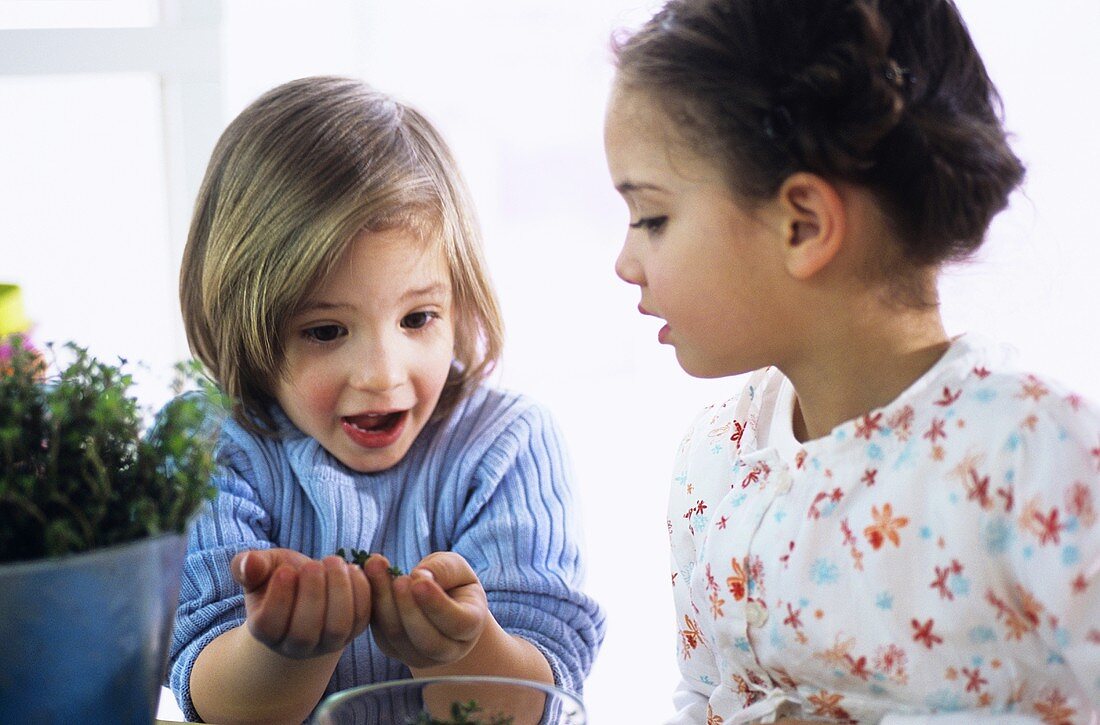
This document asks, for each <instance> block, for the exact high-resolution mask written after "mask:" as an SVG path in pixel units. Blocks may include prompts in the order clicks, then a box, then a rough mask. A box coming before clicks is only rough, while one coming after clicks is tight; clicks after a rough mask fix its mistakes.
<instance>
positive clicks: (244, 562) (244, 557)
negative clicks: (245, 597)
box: [237, 552, 248, 581]
mask: <svg viewBox="0 0 1100 725" xmlns="http://www.w3.org/2000/svg"><path fill="white" fill-rule="evenodd" d="M246 563H248V552H245V554H244V556H242V557H241V563H240V564H238V565H237V568H238V569H239V570H240V572H241V581H244V577H245V568H244V565H245V564H246Z"/></svg>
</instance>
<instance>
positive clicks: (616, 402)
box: [0, 0, 1100, 723]
mask: <svg viewBox="0 0 1100 725" xmlns="http://www.w3.org/2000/svg"><path fill="white" fill-rule="evenodd" d="M34 4H35V3H31V2H28V1H26V0H24V1H21V2H12V1H3V0H0V27H3V26H5V24H6V26H7V27H11V26H12V25H18V24H19V23H22V22H26V21H25V19H21V18H24V16H25V15H26V13H27V12H28V10H27V9H28V7H29V6H31V5H34ZM43 4H45V5H51V3H38V5H43ZM92 4H93V3H87V2H84V3H81V2H70V3H52V5H54V6H55V8H57V7H62V12H70V13H72V14H73V15H72V16H73V17H75V13H77V12H78V11H79V6H84V7H87V6H89V5H92ZM99 4H100V5H103V3H99ZM108 4H109V3H108ZM959 4H960V7H961V8H962V11H963V14H964V16H965V17H966V19H967V20H968V22H969V24H970V27H971V30H972V33H973V35H974V37H975V39H976V42H977V44H978V46H979V49H980V50H981V51H982V53H983V54H984V57H985V59H986V63H987V66H988V68H989V70H990V74H991V75H992V77H993V79H994V81H995V82H996V83H997V84H998V86H999V88H1000V90H1001V94H1002V96H1003V97H1004V101H1005V105H1006V109H1007V125H1008V127H1009V129H1010V130H1011V131H1012V132H1013V134H1014V135H1015V146H1016V149H1017V151H1018V153H1020V154H1021V156H1022V157H1023V158H1024V159H1025V161H1026V162H1027V163H1028V165H1029V176H1028V180H1027V183H1026V186H1025V189H1024V191H1023V192H1022V193H1020V194H1018V195H1017V196H1016V197H1014V200H1013V204H1012V207H1011V209H1010V210H1009V211H1008V212H1006V213H1005V214H1003V215H1002V216H1001V217H999V218H998V219H997V221H996V222H995V224H994V228H993V230H992V233H991V235H990V238H989V241H988V243H987V245H986V247H985V249H984V251H983V253H982V254H981V255H979V257H978V258H977V260H975V261H974V262H973V263H970V264H968V265H965V266H961V267H958V268H955V269H953V270H951V271H950V272H949V273H948V274H947V275H946V276H945V278H944V282H943V286H942V290H943V310H944V315H945V318H946V320H947V324H948V327H949V331H951V332H961V331H964V330H978V331H982V332H984V333H985V334H987V335H989V336H992V337H994V338H1001V339H1005V340H1008V341H1011V342H1012V343H1014V344H1015V345H1016V347H1017V348H1019V350H1020V352H1021V355H1022V356H1023V358H1024V360H1025V361H1028V362H1030V363H1031V364H1033V365H1034V367H1035V368H1037V369H1039V370H1041V371H1043V372H1045V373H1048V374H1050V375H1053V376H1054V377H1056V378H1059V379H1061V380H1063V381H1066V382H1068V383H1070V384H1072V385H1073V386H1074V387H1076V388H1077V389H1078V390H1079V391H1080V392H1082V393H1085V394H1087V395H1089V396H1091V397H1093V398H1094V399H1100V373H1098V372H1097V358H1098V354H1097V353H1098V352H1100V309H1098V308H1100V305H1098V300H1100V295H1098V294H1097V287H1098V277H1097V266H1098V263H1100V252H1098V251H1097V245H1098V240H1097V233H1096V225H1095V224H1094V223H1093V217H1092V215H1093V212H1094V211H1096V209H1097V195H1098V192H1100V186H1098V184H1097V182H1096V173H1097V171H1096V170H1097V167H1098V166H1100V142H1098V141H1097V137H1096V128H1097V116H1098V111H1100V98H1098V91H1097V90H1096V89H1097V88H1098V87H1100V84H1098V83H1097V80H1096V79H1097V78H1100V52H1098V51H1097V50H1096V39H1097V38H1098V37H1100V3H1097V2H1096V0H1052V1H1051V2H1045V3H1035V2H1022V1H1021V2H1005V1H1004V0H960V2H959ZM64 6H69V8H68V10H65V8H64ZM74 7H75V8H77V9H75V10H74V9H73V8H74ZM653 7H655V4H654V3H646V2H642V1H641V0H633V1H632V0H584V1H583V2H581V1H580V0H570V1H566V0H540V1H536V0H492V1H480V2H448V1H446V0H401V1H398V0H392V1H390V2H382V1H380V0H376V1H373V2H352V1H351V0H318V1H314V2H309V3H305V2H289V1H288V0H228V1H227V2H226V3H225V5H224V8H223V14H222V18H223V32H222V41H223V43H222V48H221V52H222V58H223V70H222V82H223V86H222V88H223V91H222V111H221V112H222V115H223V124H222V125H224V123H227V122H228V121H229V120H230V119H231V117H232V116H233V115H235V114H236V113H237V112H238V111H239V110H240V109H241V108H243V107H244V105H246V104H247V103H248V102H249V101H251V100H252V99H253V98H254V97H255V96H256V95H258V94H259V93H261V92H263V91H264V90H267V89H268V88H270V87H271V86H274V85H276V84H278V83H281V82H283V81H286V80H289V79H291V78H295V77H299V76H302V75H311V74H319V73H339V74H347V75H356V76H361V77H364V78H366V79H367V80H369V81H370V82H372V83H373V84H374V85H376V86H377V87H379V88H381V89H383V90H386V91H389V92H391V93H393V94H395V95H397V96H399V97H401V98H403V99H405V100H407V101H410V102H412V103H413V104H415V105H417V106H418V107H419V108H421V110H423V111H424V112H425V113H426V114H427V115H428V116H429V117H430V118H432V119H433V120H434V121H435V122H436V123H437V125H438V126H439V127H440V128H441V129H442V131H443V133H444V135H445V136H446V137H447V138H448V139H449V140H450V142H451V143H452V145H453V147H454V150H455V152H456V154H457V156H458V158H459V162H460V164H461V166H462V167H463V169H464V171H465V173H466V175H467V181H468V182H469V184H470V186H471V189H472V192H473V195H474V197H475V200H476V202H477V204H478V207H479V211H480V215H481V219H482V223H483V227H484V230H485V235H486V244H487V254H488V259H489V265H490V268H491V271H492V274H493V277H494V279H495V282H496V286H497V289H498V291H499V293H500V297H501V300H502V304H503V308H504V311H505V317H506V324H507V331H508V346H507V351H506V358H505V362H504V364H503V366H502V368H501V370H500V372H499V381H500V382H501V383H502V384H503V385H505V386H508V387H512V388H517V389H520V390H523V391H525V392H527V393H529V394H531V395H533V396H534V397H536V398H538V399H540V400H542V401H544V402H545V403H547V404H548V405H549V406H550V407H551V408H552V409H553V411H554V412H555V414H556V416H557V418H558V420H559V422H560V423H561V425H562V427H563V428H564V431H565V435H566V436H567V440H568V443H569V445H570V449H571V451H572V455H573V462H574V468H575V471H576V473H577V480H578V482H579V487H580V491H581V497H582V505H583V507H584V524H585V532H586V538H587V544H588V550H589V585H588V588H589V591H590V592H591V593H592V594H593V595H594V596H595V597H596V598H597V599H599V600H600V601H601V602H602V603H603V605H604V606H605V608H606V610H607V615H608V624H609V626H608V633H607V638H606V640H605V643H604V647H603V651H602V652H601V654H600V656H599V658H598V660H597V663H596V666H595V669H594V671H593V673H592V677H591V679H590V680H589V683H588V685H587V690H586V700H587V704H588V707H589V710H590V716H591V719H592V721H593V722H595V723H622V722H655V721H657V720H659V719H660V718H661V717H662V716H663V715H666V714H668V712H669V711H670V706H669V704H668V701H669V698H668V693H669V692H670V691H671V689H672V688H673V686H674V683H675V678H676V662H675V651H674V625H673V621H672V607H671V603H670V596H669V587H668V573H667V571H668V570H667V563H666V562H667V541H666V533H665V531H666V529H665V512H664V501H665V493H666V478H667V473H668V470H669V468H670V464H671V455H672V451H673V449H674V447H675V445H676V442H677V440H678V438H679V436H680V434H681V432H682V431H683V429H684V427H685V426H686V424H687V423H688V421H689V420H690V418H691V417H692V415H693V414H694V413H695V412H696V411H697V410H698V409H699V408H700V407H701V406H702V405H703V404H704V403H705V402H707V401H708V400H711V399H716V398H719V397H722V396H726V395H729V394H731V393H732V392H733V391H735V390H736V388H737V386H736V384H735V382H734V381H729V380H726V381H713V380H712V381H699V380H692V379H690V378H688V377H687V376H686V375H684V374H683V373H682V372H681V371H680V370H679V368H678V367H677V365H676V363H675V359H674V358H673V356H672V353H671V351H670V350H669V349H666V348H661V347H660V346H658V345H657V343H656V332H657V324H656V323H654V321H653V320H649V319H643V318H641V317H640V316H639V315H638V314H637V312H636V310H635V306H636V304H637V302H638V298H637V293H636V292H635V291H634V290H633V289H631V288H629V287H628V286H627V285H625V284H623V283H621V282H620V281H618V280H617V279H616V278H615V276H614V273H613V269H612V265H613V262H614V259H615V256H616V253H617V251H618V244H619V241H620V240H621V238H622V236H623V233H624V230H625V224H626V221H627V216H626V210H625V207H624V205H623V204H622V202H621V201H619V200H618V198H617V197H616V195H615V193H614V191H613V190H612V189H611V188H610V183H609V181H608V178H607V172H606V168H605V166H604V161H603V155H602V140H601V133H602V130H601V124H602V115H603V104H604V100H605V97H606V93H607V89H608V84H609V82H610V79H611V73H612V70H611V66H610V54H609V52H608V50H607V47H608V38H609V35H610V33H611V32H612V30H613V29H615V28H616V27H620V26H623V25H632V24H635V23H637V22H638V21H639V20H640V19H642V18H644V17H645V16H646V15H647V12H648V10H649V9H652V8H653ZM306 8H308V11H307V9H306ZM17 16H19V17H17ZM93 16H95V17H94V18H93V19H96V22H103V18H104V17H106V16H105V15H104V11H102V9H98V10H97V12H96V13H93ZM158 88H159V87H158V83H157V80H156V79H155V78H154V77H152V76H149V75H142V74H128V75H116V76H105V75H68V76H56V77H52V76H51V77H27V78H16V77H3V76H0V281H2V282H15V283H19V284H21V285H23V286H24V293H25V298H26V303H27V307H28V313H29V314H30V316H31V317H32V318H33V319H35V320H36V321H37V323H38V327H37V330H36V335H37V337H38V338H39V339H40V340H67V339H73V340H76V341H78V342H80V343H82V344H84V345H87V346H89V347H91V348H92V350H93V352H96V353H98V354H100V355H103V356H107V357H111V356H115V355H120V356H124V357H126V358H129V359H131V360H141V361H144V362H145V363H146V364H147V365H148V366H149V369H150V371H151V377H156V376H157V375H161V374H163V373H164V371H166V370H167V368H168V367H169V366H170V364H171V362H172V361H174V360H177V359H180V358H182V357H183V356H184V355H185V354H186V349H185V347H184V345H183V342H182V334H181V331H180V329H181V323H180V320H179V313H178V307H177V301H176V274H177V267H178V263H179V259H178V249H179V245H180V244H181V242H182V234H183V227H182V226H181V225H180V223H179V222H178V221H176V222H170V221H169V220H168V218H167V214H168V207H169V203H168V201H167V200H166V188H165V182H164V178H165V173H164V168H163V164H164V160H165V152H164V150H163V148H162V146H161V125H160V124H161V121H160V117H159V109H160V105H159V103H160V102H159V95H158ZM194 153H201V154H202V155H203V156H204V157H205V155H207V154H208V153H209V149H202V150H199V151H194ZM190 193H192V194H193V190H191V192H190ZM142 395H143V397H144V398H146V399H147V400H148V401H149V403H150V404H151V405H155V404H158V403H159V402H162V401H163V399H164V397H165V396H166V392H163V391H162V390H160V389H154V388H153V387H152V386H149V385H148V384H147V387H146V388H143V389H142ZM163 712H168V713H170V712H171V711H170V710H166V711H163Z"/></svg>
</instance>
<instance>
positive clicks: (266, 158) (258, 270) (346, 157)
mask: <svg viewBox="0 0 1100 725" xmlns="http://www.w3.org/2000/svg"><path fill="white" fill-rule="evenodd" d="M394 228H407V229H409V230H412V231H415V232H416V233H417V234H418V235H420V236H422V237H423V238H425V239H436V240H438V243H439V244H440V245H441V246H442V249H443V251H444V253H445V255H446V258H447V262H448V266H449V268H450V277H451V286H452V291H453V295H454V304H455V310H456V313H457V317H456V323H455V352H454V359H455V364H454V365H453V366H452V370H451V374H450V375H449V377H448V379H447V383H446V385H445V386H444V388H443V393H442V395H441V396H440V401H439V404H438V406H437V408H436V416H437V417H438V416H442V415H446V414H447V413H448V412H450V410H451V409H452V408H453V407H454V405H455V404H456V403H457V402H458V401H460V400H461V399H462V398H463V397H464V396H465V395H467V394H468V393H469V391H470V390H471V388H472V387H473V386H474V385H475V384H476V383H478V382H479V381H480V380H482V379H483V378H484V377H485V376H486V375H487V374H488V373H489V371H490V370H491V369H492V367H493V366H494V365H495V364H496V362H497V360H498V359H499V357H500V353H501V347H502V344H503V323H502V321H501V315H500V310H499V308H498V305H497V301H496V296H495V294H494V293H493V289H492V286H491V284H490V282H489V278H488V274H487V270H486V266H485V262H484V259H483V256H482V251H481V239H480V231H479V229H478V225H477V220H476V217H475V214H474V210H473V206H472V204H471V202H470V200H469V196H468V193H467V191H466V188H465V184H464V182H463V180H462V176H461V174H460V173H459V171H458V167H457V165H456V164H455V161H454V158H453V157H452V155H451V152H450V150H449V149H448V147H447V145H446V143H445V142H444V141H443V139H442V137H441V136H440V135H439V133H438V132H437V131H436V130H435V128H433V127H432V125H431V123H430V122H429V121H428V120H427V119H426V118H425V117H424V116H422V115H421V114H420V113H418V112H417V111H416V110H415V109H413V108H411V107H409V106H407V105H405V104H402V103H400V102H398V101H396V100H394V99H393V98H391V97H389V96H387V95H386V94H383V93H380V92H378V91H376V90H374V89H372V88H371V87H370V86H368V85H367V84H365V83H363V82H361V81H357V80H354V79H350V78H338V77H312V78H302V79H299V80H295V81H291V82H289V83H286V84H283V85H281V86H278V87H276V88H274V89H272V90H270V91H268V92H267V93H265V94H263V95H262V96H260V97H259V98H258V99H257V100H256V101H254V102H253V103H252V104H251V105H250V106H248V107H247V108H246V109H245V110H244V111H242V112H241V114H240V115H239V116H237V118H236V119H234V120H233V122H232V123H230V124H229V127H228V128H227V129H226V130H225V132H224V133H223V134H222V136H221V138H220V139H219V140H218V143H217V145H216V146H215V148H214V152H213V155H212V157H211V159H210V163H209V166H208V167H207V170H206V177H205V178H204V179H203V183H202V187H201V188H200V190H199V196H198V200H197V201H196V204H195V213H194V218H193V219H192V222H191V230H190V232H189V234H188V238H187V246H186V248H185V249H184V253H183V264H182V268H181V270H180V304H181V307H182V310H183V321H184V327H185V330H186V332H187V340H188V343H189V345H190V346H191V351H192V353H193V354H194V355H195V356H196V357H198V358H199V360H201V361H202V363H203V364H204V365H205V366H206V367H207V369H208V370H209V372H210V374H211V375H212V377H213V378H214V379H215V381H217V383H218V384H219V385H220V386H221V387H222V389H223V390H224V391H225V393H226V394H228V396H229V397H230V398H231V399H232V401H233V414H234V417H235V418H236V419H237V420H238V421H239V422H241V423H242V424H243V425H246V426H248V427H250V428H252V429H253V430H258V431H267V432H270V431H272V430H273V429H274V423H273V420H272V418H271V416H270V414H269V413H268V406H269V404H270V403H271V402H272V400H273V391H274V389H275V384H276V383H277V381H278V379H279V377H280V376H281V374H282V373H283V364H284V351H285V340H284V339H283V335H284V328H285V325H286V321H287V320H288V319H289V318H290V317H291V316H292V315H293V314H294V313H295V312H296V311H297V310H299V309H300V308H301V306H302V305H303V304H304V303H305V302H306V301H307V300H308V298H309V296H310V295H311V293H312V291H313V290H314V289H315V288H316V286H317V285H318V284H319V283H321V282H322V281H323V280H324V278H325V277H326V275H328V274H329V272H330V271H331V270H332V268H333V266H334V265H335V264H336V262H337V261H338V260H339V258H340V256H341V255H342V253H343V252H344V250H345V249H346V248H347V247H348V245H349V243H350V242H351V240H352V239H353V238H354V237H355V236H356V235H357V234H358V233H360V232H361V231H364V230H367V231H384V230H388V229H394Z"/></svg>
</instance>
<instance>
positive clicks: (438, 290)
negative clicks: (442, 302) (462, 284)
mask: <svg viewBox="0 0 1100 725" xmlns="http://www.w3.org/2000/svg"><path fill="white" fill-rule="evenodd" d="M449 289H450V285H447V284H445V283H443V282H433V283H432V284H429V285H426V286H424V287H417V288H416V289H411V290H407V291H406V292H405V294H403V295H401V301H402V302H403V301H405V300H409V299H414V298H417V297H430V296H432V295H438V294H444V293H446V292H447V291H449Z"/></svg>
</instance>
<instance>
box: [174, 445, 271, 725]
mask: <svg viewBox="0 0 1100 725" xmlns="http://www.w3.org/2000/svg"><path fill="white" fill-rule="evenodd" d="M256 473H257V472H256V471H255V470H254V469H253V467H252V465H251V464H250V462H249V459H248V456H247V455H246V454H245V452H244V451H243V450H242V449H241V448H240V447H239V446H236V445H234V444H233V443H232V442H230V441H227V437H226V435H225V434H224V431H223V434H222V436H221V440H220V442H219V448H218V467H217V469H216V471H215V474H214V478H213V481H212V482H213V484H214V486H215V488H216V489H217V496H216V497H215V499H214V500H213V501H211V502H210V503H209V504H207V505H206V506H205V507H204V508H203V509H202V510H201V511H200V513H199V514H198V516H197V517H196V519H195V522H194V524H193V526H192V528H191V532H190V538H189V541H188V547H187V555H186V558H185V559H184V565H183V573H182V577H181V580H180V596H179V604H178V607H177V609H176V621H175V627H174V629H173V632H172V641H171V644H170V647H169V657H168V684H169V686H170V687H171V688H172V691H173V692H174V693H175V695H176V700H177V702H178V703H179V706H180V709H181V710H182V711H183V713H184V715H185V716H186V717H187V719H188V720H189V721H198V720H199V716H198V713H197V712H196V711H195V707H194V705H193V703H192V702H191V685H190V682H191V669H192V667H193V666H194V664H195V660H196V658H198V656H199V653H200V652H201V651H202V649H203V648H204V647H206V645H208V644H209V643H210V642H211V641H212V640H214V639H215V638H217V637H218V636H219V635H221V634H223V633H224V632H227V631H229V630H231V629H233V628H235V627H238V626H240V625H241V624H243V623H244V621H245V608H244V594H243V592H242V591H241V588H240V585H238V584H237V582H236V581H235V580H234V579H233V576H232V574H231V573H230V562H231V561H232V559H233V557H234V556H235V555H236V554H237V552H239V551H244V550H246V549H266V548H271V547H272V546H273V545H272V544H271V542H270V541H269V540H268V534H267V532H268V530H269V525H270V519H269V517H268V514H267V512H266V511H265V510H264V508H263V507H262V506H261V504H260V499H259V496H258V494H257V491H256V490H255V488H254V487H253V485H252V484H251V483H250V481H254V480H256ZM264 480H270V477H267V478H265V479H264Z"/></svg>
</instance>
